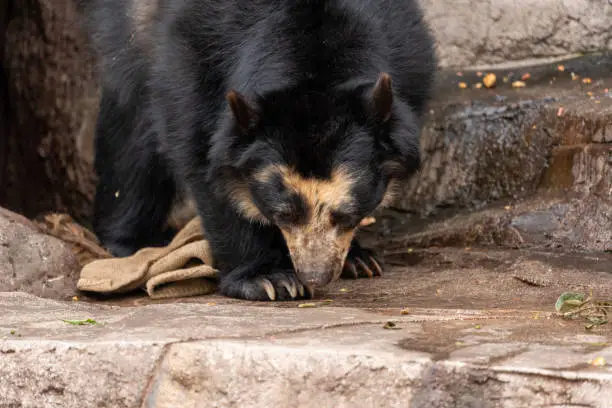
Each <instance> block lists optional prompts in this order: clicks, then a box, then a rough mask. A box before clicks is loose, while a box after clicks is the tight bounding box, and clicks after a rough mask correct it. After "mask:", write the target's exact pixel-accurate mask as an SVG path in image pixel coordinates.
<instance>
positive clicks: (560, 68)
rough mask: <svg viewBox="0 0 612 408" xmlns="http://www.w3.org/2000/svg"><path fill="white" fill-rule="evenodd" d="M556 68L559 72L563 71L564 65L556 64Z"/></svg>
mask: <svg viewBox="0 0 612 408" xmlns="http://www.w3.org/2000/svg"><path fill="white" fill-rule="evenodd" d="M557 69H558V70H559V71H561V72H563V71H565V66H563V65H557Z"/></svg>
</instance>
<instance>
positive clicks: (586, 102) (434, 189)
mask: <svg viewBox="0 0 612 408" xmlns="http://www.w3.org/2000/svg"><path fill="white" fill-rule="evenodd" d="M563 68H564V70H563V71H560V70H559V66H558V64H549V65H540V66H533V67H526V68H522V69H520V70H496V71H492V72H493V73H495V74H496V76H497V85H496V86H495V87H494V88H491V89H487V88H486V87H484V86H483V87H481V88H480V89H476V88H475V84H477V83H482V76H479V75H478V74H479V73H478V72H472V71H466V72H462V73H456V72H448V71H445V72H442V73H441V74H440V76H439V78H438V85H437V89H436V97H435V99H434V102H433V103H432V104H431V111H430V114H429V117H428V119H427V122H426V125H425V129H424V132H423V136H422V141H421V144H422V149H423V166H422V170H421V172H420V173H419V174H417V175H416V176H415V177H414V178H413V179H411V180H410V181H409V182H408V183H406V184H405V185H404V186H402V189H401V191H400V192H399V194H398V196H397V200H396V201H395V202H394V204H393V209H394V210H395V211H390V212H389V211H387V212H384V211H383V212H381V214H380V216H381V217H380V218H381V220H382V222H381V223H379V224H378V225H377V226H373V227H372V228H371V229H370V230H371V231H378V232H380V233H381V234H382V235H385V234H394V235H401V236H402V237H401V238H400V239H404V240H405V241H406V243H407V244H410V245H420V246H423V245H430V244H432V243H433V242H437V243H438V244H443V245H448V244H449V243H451V242H455V244H457V245H464V246H465V245H468V246H469V245H482V244H491V243H493V244H495V245H502V246H506V247H517V246H520V247H524V246H527V247H541V248H554V247H557V248H566V249H572V250H575V249H579V250H595V251H606V250H612V121H611V118H612V92H611V91H610V89H612V77H610V72H612V70H611V69H612V56H610V55H601V56H593V57H588V58H578V59H573V60H569V61H565V62H564V63H563ZM483 74H484V73H483ZM525 74H529V78H526V77H525ZM504 78H506V80H505V81H504ZM521 78H524V82H525V83H526V87H524V88H513V87H512V82H513V81H516V80H521ZM460 82H464V83H465V84H466V86H467V88H466V89H461V88H460V87H459V86H458V84H459V83H460ZM608 87H610V88H608ZM449 217H451V218H450V219H449ZM436 220H437V221H438V222H435V221H436ZM432 221H434V222H432ZM410 234H416V235H415V236H414V237H412V238H410V237H409V235H410Z"/></svg>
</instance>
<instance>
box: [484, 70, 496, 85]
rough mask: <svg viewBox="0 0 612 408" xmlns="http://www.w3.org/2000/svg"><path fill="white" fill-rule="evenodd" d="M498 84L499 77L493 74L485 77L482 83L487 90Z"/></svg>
mask: <svg viewBox="0 0 612 408" xmlns="http://www.w3.org/2000/svg"><path fill="white" fill-rule="evenodd" d="M496 82H497V76H496V75H495V74H492V73H489V74H487V75H485V77H484V78H482V83H483V84H484V86H486V87H487V88H492V87H494V86H495V83H496Z"/></svg>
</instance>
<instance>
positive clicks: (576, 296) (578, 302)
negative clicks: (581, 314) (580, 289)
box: [555, 292, 584, 313]
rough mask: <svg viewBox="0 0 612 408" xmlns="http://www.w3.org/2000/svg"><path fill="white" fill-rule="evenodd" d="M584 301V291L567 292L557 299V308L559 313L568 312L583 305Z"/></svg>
mask: <svg viewBox="0 0 612 408" xmlns="http://www.w3.org/2000/svg"><path fill="white" fill-rule="evenodd" d="M583 303H584V295H583V294H582V293H575V292H565V293H563V294H562V295H561V296H559V298H558V299H557V303H555V310H556V311H557V312H559V313H567V312H569V311H570V310H573V309H576V308H578V307H580V306H582V304H583Z"/></svg>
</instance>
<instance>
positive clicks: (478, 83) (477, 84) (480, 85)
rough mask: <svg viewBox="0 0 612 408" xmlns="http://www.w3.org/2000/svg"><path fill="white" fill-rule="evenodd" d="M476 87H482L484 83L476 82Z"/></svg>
mask: <svg viewBox="0 0 612 408" xmlns="http://www.w3.org/2000/svg"><path fill="white" fill-rule="evenodd" d="M474 88H476V89H480V88H482V83H480V82H477V83H475V84H474Z"/></svg>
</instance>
